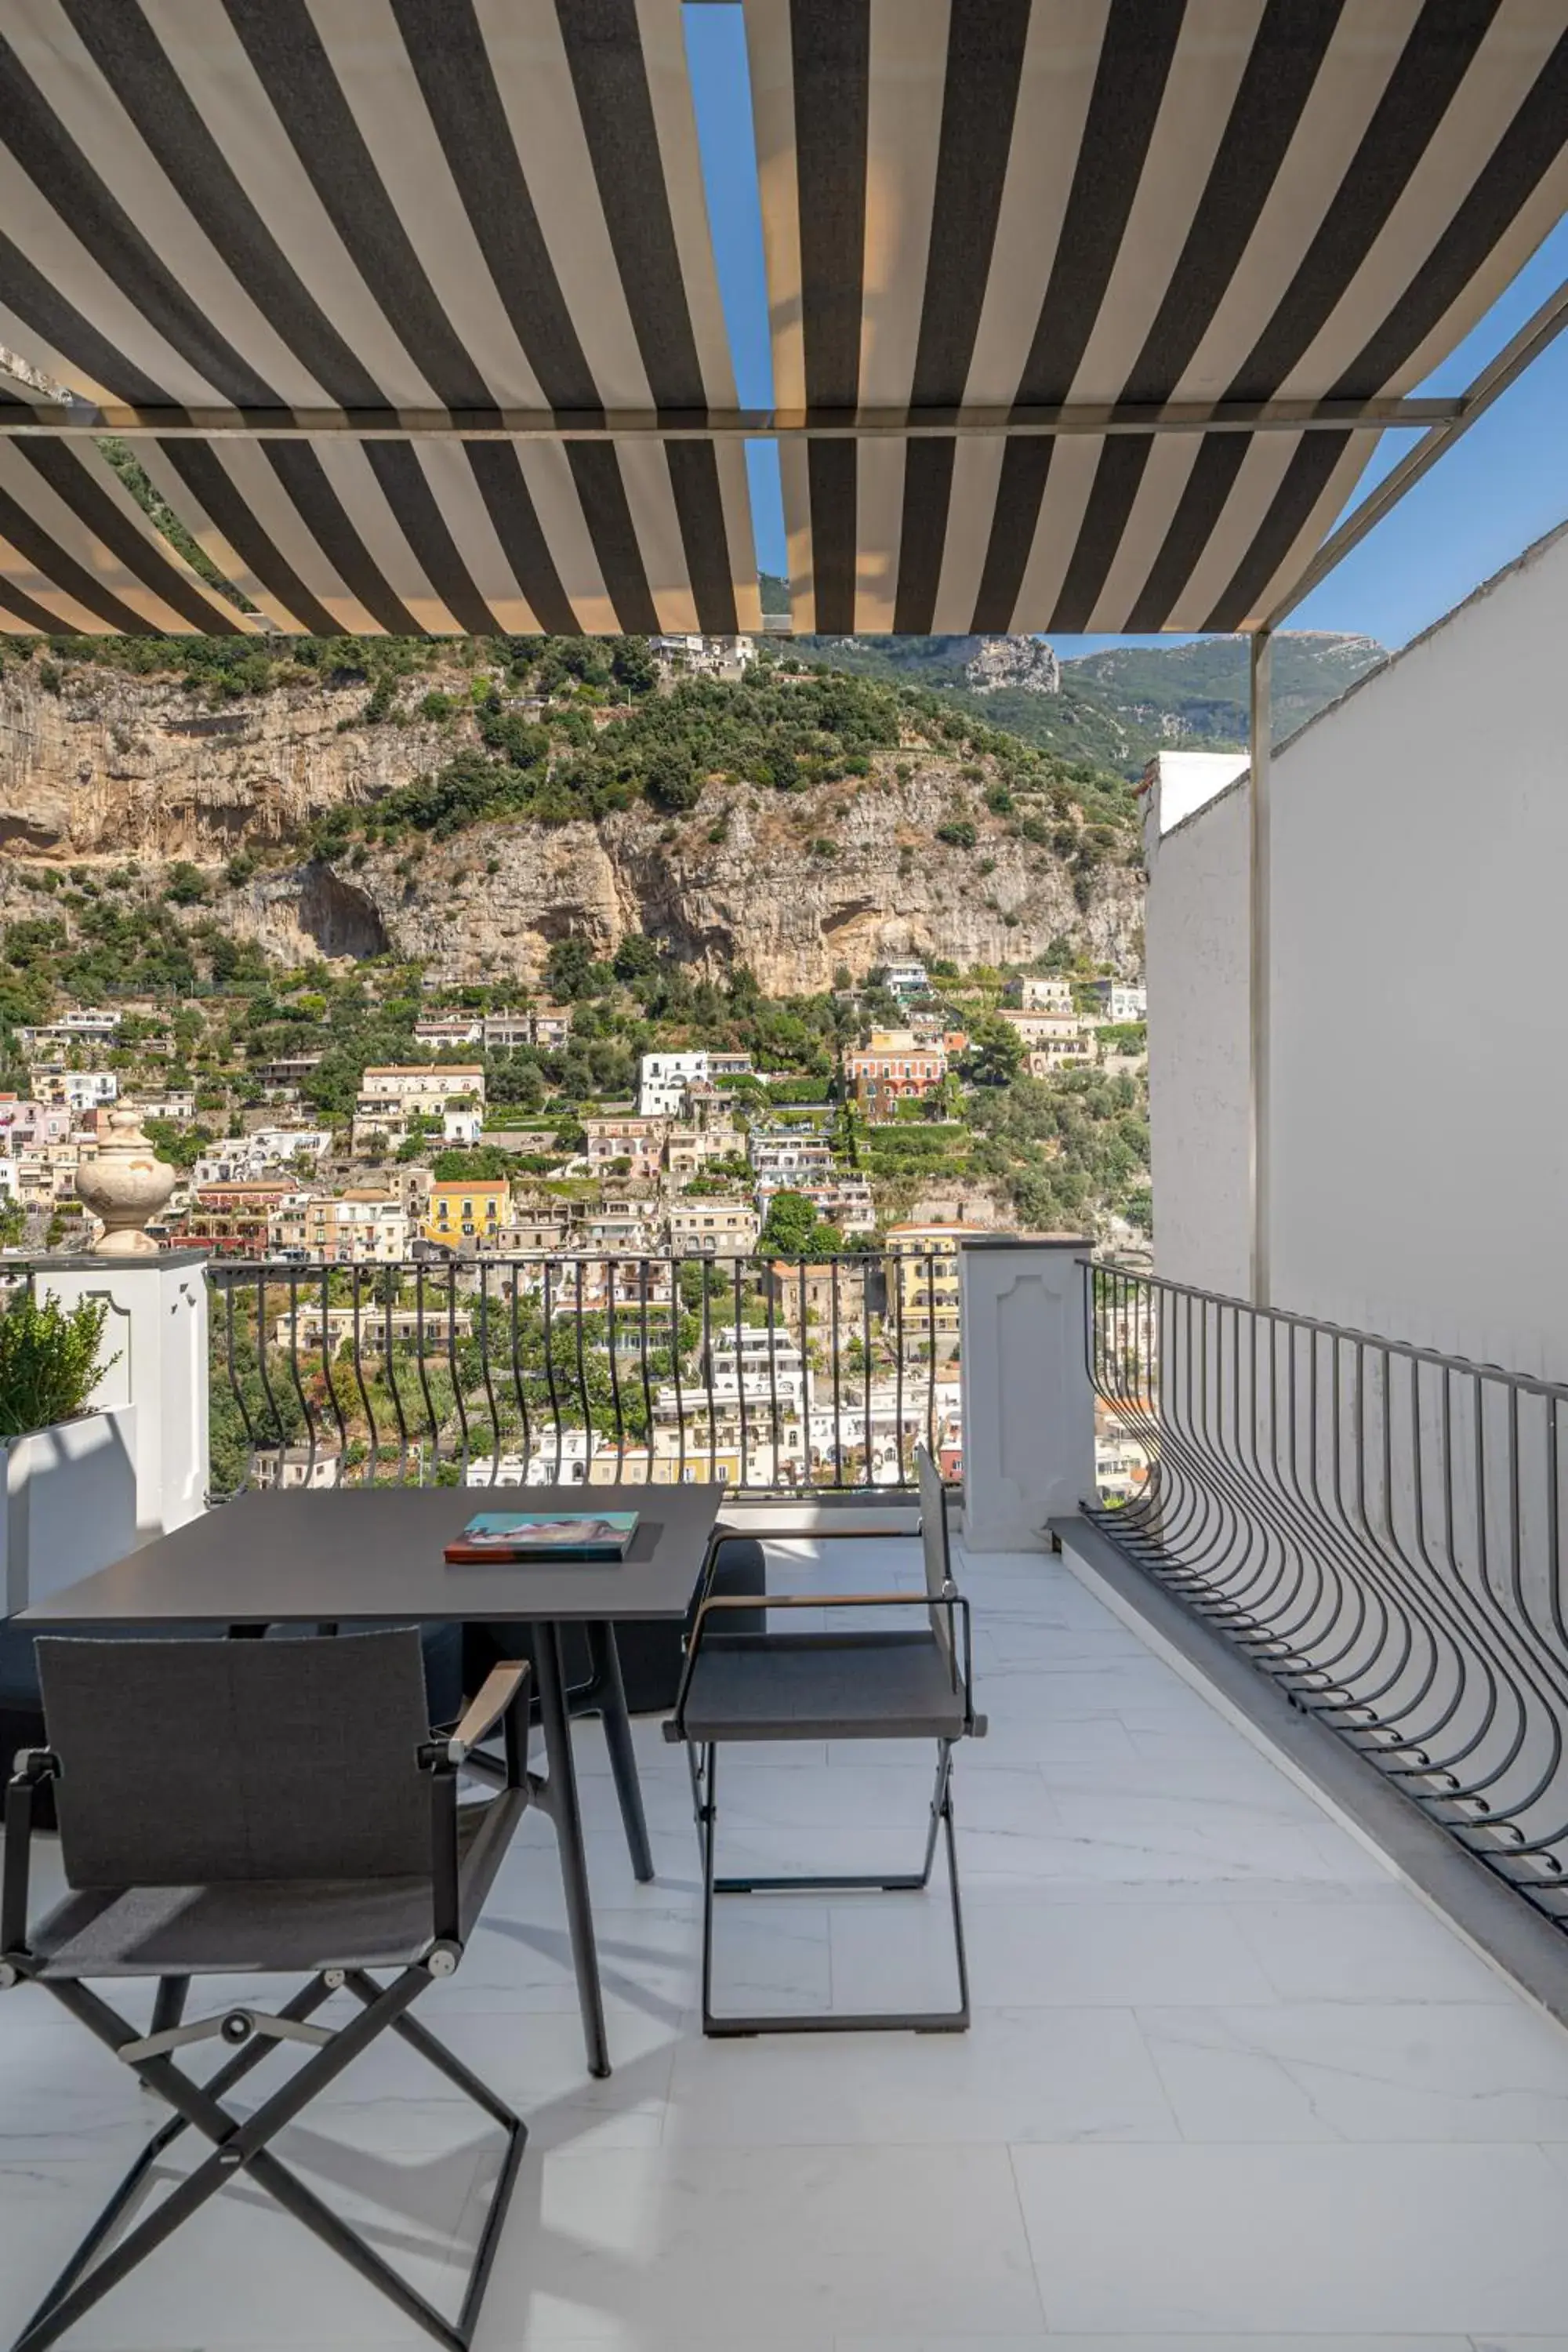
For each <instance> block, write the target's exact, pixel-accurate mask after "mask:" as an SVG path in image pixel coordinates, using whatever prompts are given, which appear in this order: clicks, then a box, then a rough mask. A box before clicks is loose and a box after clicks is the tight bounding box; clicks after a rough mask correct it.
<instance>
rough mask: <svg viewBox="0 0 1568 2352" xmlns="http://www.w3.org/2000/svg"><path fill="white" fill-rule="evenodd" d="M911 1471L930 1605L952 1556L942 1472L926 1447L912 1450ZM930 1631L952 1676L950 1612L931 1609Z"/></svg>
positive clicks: (948, 1577)
mask: <svg viewBox="0 0 1568 2352" xmlns="http://www.w3.org/2000/svg"><path fill="white" fill-rule="evenodd" d="M915 1468H916V1471H917V1472H918V1474H919V1476H920V1485H921V1546H922V1548H923V1549H924V1551H925V1563H926V1591H928V1592H929V1593H930V1594H931V1599H932V1601H935V1600H936V1599H937V1598H938V1596H939V1595H940V1594H941V1593H942V1592H943V1591H946V1589H947V1586H948V1583H949V1581H950V1580H951V1579H952V1555H951V1554H950V1552H949V1550H948V1542H947V1495H946V1492H945V1490H944V1488H943V1486H942V1472H941V1471H940V1470H939V1469H938V1468H937V1466H936V1464H935V1463H934V1462H933V1461H932V1460H931V1452H930V1449H929V1447H927V1446H924V1445H917V1446H916V1448H915ZM931 1632H932V1633H934V1634H935V1635H936V1638H937V1640H938V1641H939V1642H940V1643H941V1644H942V1650H943V1652H944V1653H945V1654H946V1657H947V1659H948V1663H949V1664H950V1665H952V1667H953V1670H954V1674H955V1675H956V1672H957V1663H956V1660H955V1658H954V1654H953V1641H952V1610H951V1609H936V1608H933V1609H932V1610H931Z"/></svg>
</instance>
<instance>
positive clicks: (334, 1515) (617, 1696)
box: [18, 1486, 725, 2074]
mask: <svg viewBox="0 0 1568 2352" xmlns="http://www.w3.org/2000/svg"><path fill="white" fill-rule="evenodd" d="M724 1500H725V1491H724V1488H723V1487H722V1486H591V1487H584V1486H530V1487H527V1488H524V1489H521V1490H520V1491H517V1492H515V1493H513V1492H512V1491H511V1490H507V1491H506V1492H504V1493H503V1492H500V1491H495V1492H492V1491H491V1490H489V1489H488V1488H477V1487H472V1486H470V1487H459V1486H420V1487H397V1486H375V1487H368V1488H359V1489H355V1488H334V1489H325V1490H321V1489H318V1490H314V1491H308V1492H303V1493H297V1494H281V1495H279V1494H272V1495H262V1494H246V1495H241V1496H238V1497H237V1499H236V1500H235V1501H234V1502H232V1503H226V1504H225V1505H224V1506H223V1507H221V1508H220V1509H216V1510H212V1511H208V1512H205V1514H204V1515H203V1517H200V1518H198V1519H193V1520H191V1521H190V1522H189V1524H188V1525H187V1526H185V1527H183V1528H177V1529H176V1530H175V1532H174V1534H173V1535H167V1536H161V1537H159V1538H157V1539H156V1540H155V1541H154V1542H153V1543H150V1544H146V1545H144V1546H143V1547H142V1549H141V1550H139V1551H133V1552H129V1553H127V1554H126V1556H125V1558H124V1559H119V1560H116V1561H114V1562H113V1563H112V1564H111V1565H110V1567H108V1568H104V1569H100V1570H99V1571H98V1572H97V1574H96V1575H93V1576H86V1577H83V1578H82V1579H81V1580H80V1581H79V1583H76V1584H70V1585H67V1586H66V1587H65V1588H64V1590H63V1591H58V1592H55V1593H51V1594H50V1596H49V1598H48V1599H47V1601H41V1602H39V1604H38V1605H37V1607H36V1608H33V1609H28V1610H26V1611H24V1612H22V1615H21V1618H20V1619H19V1620H18V1622H22V1623H25V1624H27V1625H31V1626H34V1627H36V1628H38V1629H40V1630H42V1629H44V1628H46V1627H52V1628H54V1629H55V1630H56V1631H59V1632H68V1631H69V1630H70V1629H71V1627H72V1626H73V1625H78V1626H79V1625H106V1624H127V1625H131V1624H134V1625H158V1624H171V1625H174V1624H178V1625H186V1626H188V1625H191V1624H204V1625H211V1626H212V1627H213V1628H214V1629H215V1631H216V1630H221V1631H223V1632H226V1633H231V1634H244V1633H262V1632H264V1631H265V1630H266V1628H267V1627H268V1626H269V1625H311V1626H317V1627H327V1628H335V1627H337V1626H340V1625H342V1626H348V1625H353V1624H355V1623H363V1622H367V1621H375V1622H386V1621H387V1620H389V1619H390V1620H391V1621H393V1622H395V1623H399V1624H429V1623H451V1622H462V1623H467V1624H516V1625H526V1626H527V1627H528V1628H529V1629H530V1634H531V1650H532V1654H533V1661H534V1671H535V1675H536V1679H537V1683H538V1693H539V1712H540V1724H541V1728H542V1733H543V1738H544V1754H545V1763H546V1767H547V1769H546V1770H545V1772H544V1773H542V1774H533V1775H531V1776H530V1785H531V1789H532V1791H533V1794H534V1798H535V1801H537V1803H538V1804H539V1806H540V1809H541V1811H543V1812H545V1813H547V1814H548V1816H549V1818H550V1820H551V1822H552V1823H553V1825H554V1828H555V1832H556V1839H557V1843H558V1844H559V1847H560V1853H561V1872H562V1878H563V1884H564V1888H565V1896H566V1916H567V1924H568V1927H569V1929H570V1932H571V1938H572V1955H573V1960H574V1966H575V1969H576V1974H577V1990H578V1998H579V2000H580V2002H581V2005H582V2011H583V2029H584V2036H585V2039H586V2042H587V2050H588V2066H589V2071H590V2072H591V2073H593V2074H608V2073H609V2071H610V2054H609V2042H608V2038H607V2035H606V2033H605V2008H604V1998H603V1994H602V1991H601V1990H600V1984H599V1969H598V1956H597V1950H596V1947H595V1939H594V1914H593V1907H592V1904H591V1902H590V1899H589V1892H588V1868H587V1856H586V1853H585V1850H584V1840H583V1819H582V1811H581V1808H580V1805H579V1802H578V1796H577V1776H576V1770H575V1768H574V1762H573V1755H572V1717H573V1715H574V1714H584V1713H594V1714H597V1715H600V1716H601V1717H603V1720H604V1726H605V1744H606V1747H607V1748H608V1751H609V1761H610V1769H611V1771H612V1773H613V1775H614V1778H615V1785H616V1796H617V1798H618V1800H619V1802H620V1809H621V1818H622V1821H623V1822H624V1823H625V1826H626V1843H627V1845H628V1848H629V1850H630V1853H631V1859H632V1866H633V1869H634V1870H635V1872H636V1874H637V1877H638V1878H639V1879H642V1880H644V1881H645V1882H646V1881H647V1880H648V1879H651V1878H652V1876H653V1856H652V1852H651V1849H650V1847H649V1844H648V1837H647V1823H646V1822H645V1820H644V1816H643V1806H642V1791H641V1789H640V1787H639V1785H638V1781H637V1760H636V1757H635V1754H634V1751H633V1748H632V1737H631V1725H630V1722H629V1720H628V1717H627V1715H626V1694H625V1691H624V1689H623V1687H622V1683H621V1670H620V1661H619V1658H618V1656H617V1654H616V1640H615V1632H614V1627H615V1622H616V1620H617V1619H619V1620H622V1621H630V1620H633V1619H643V1620H650V1621H657V1620H659V1619H663V1620H667V1621H676V1622H679V1621H682V1620H684V1618H685V1617H686V1614H687V1612H688V1611H689V1608H690V1605H691V1601H692V1597H693V1594H694V1592H695V1591H696V1589H697V1585H698V1582H699V1580H700V1578H701V1577H702V1575H703V1574H704V1572H705V1570H706V1567H707V1562H708V1559H709V1555H710V1549H711V1547H712V1545H713V1543H714V1540H715V1522H716V1519H717V1517H718V1514H719V1511H720V1508H721V1505H722V1504H723V1502H724ZM487 1508H489V1509H497V1508H514V1509H519V1510H538V1511H551V1510H569V1511H572V1512H574V1513H577V1512H581V1511H583V1510H584V1509H585V1508H592V1509H593V1510H595V1511H636V1513H637V1530H636V1533H635V1534H634V1536H633V1538H632V1541H631V1544H630V1546H629V1548H628V1550H627V1553H626V1558H625V1559H621V1560H616V1561H611V1562H600V1561H588V1560H533V1561H530V1562H527V1563H525V1564H521V1565H519V1564H516V1563H511V1562H501V1561H487V1562H486V1563H485V1564H484V1565H483V1566H482V1567H462V1568H457V1567H453V1568H449V1567H448V1566H447V1563H446V1561H445V1560H444V1559H443V1558H442V1551H443V1548H444V1547H445V1546H446V1545H447V1543H449V1542H450V1541H451V1540H452V1539H453V1538H454V1537H456V1536H457V1535H458V1534H459V1533H460V1532H461V1530H462V1529H463V1528H464V1527H465V1526H466V1525H467V1523H468V1520H469V1519H470V1518H471V1517H473V1515H474V1513H475V1512H476V1511H479V1510H483V1509H487ZM570 1625H575V1626H580V1627H581V1628H582V1629H583V1632H584V1635H585V1637H586V1640H587V1645H588V1654H589V1660H590V1669H591V1674H590V1680H589V1682H588V1683H587V1684H586V1685H580V1686H579V1687H578V1688H576V1689H574V1690H569V1689H568V1687H567V1683H566V1675H565V1667H564V1663H563V1631H564V1629H565V1628H566V1627H567V1626H570Z"/></svg>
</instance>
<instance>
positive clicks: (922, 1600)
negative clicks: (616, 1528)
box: [664, 1445, 985, 2036]
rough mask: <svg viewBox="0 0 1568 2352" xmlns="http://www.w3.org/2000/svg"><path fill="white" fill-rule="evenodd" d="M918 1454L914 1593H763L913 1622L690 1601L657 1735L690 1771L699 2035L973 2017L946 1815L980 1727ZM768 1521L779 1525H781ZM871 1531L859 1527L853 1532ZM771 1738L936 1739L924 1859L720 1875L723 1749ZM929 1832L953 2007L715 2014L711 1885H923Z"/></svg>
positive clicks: (715, 1598)
mask: <svg viewBox="0 0 1568 2352" xmlns="http://www.w3.org/2000/svg"><path fill="white" fill-rule="evenodd" d="M916 1462H917V1465H918V1468H919V1474H920V1496H921V1544H922V1548H923V1550H924V1555H925V1585H926V1589H925V1591H923V1592H846V1593H826V1594H823V1593H806V1592H801V1593H786V1594H780V1593H776V1592H772V1593H769V1595H768V1597H767V1604H766V1605H767V1607H768V1609H769V1610H770V1611H771V1610H774V1609H780V1610H784V1609H813V1610H816V1609H821V1610H825V1611H826V1612H828V1614H829V1617H830V1618H831V1615H832V1613H833V1612H836V1611H838V1610H878V1611H884V1610H885V1611H888V1612H893V1611H907V1610H910V1609H915V1608H920V1609H923V1610H924V1612H925V1613H926V1622H925V1623H924V1624H923V1625H921V1626H919V1627H915V1628H910V1627H908V1626H907V1625H905V1626H900V1625H898V1624H897V1623H896V1622H888V1623H887V1624H886V1625H884V1626H879V1627H877V1628H876V1629H874V1630H870V1631H867V1630H865V1629H863V1628H860V1627H856V1628H853V1629H850V1628H845V1629H843V1630H830V1631H827V1632H823V1633H816V1632H813V1633H795V1632H782V1633H769V1632H765V1631H764V1632H761V1633H756V1632H744V1633H729V1632H726V1631H725V1630H724V1617H725V1615H726V1613H727V1612H730V1611H731V1610H736V1609H742V1608H749V1609H752V1610H754V1609H755V1608H756V1606H757V1603H756V1601H754V1600H752V1601H746V1600H742V1599H738V1598H737V1599H731V1598H730V1597H728V1596H726V1595H723V1594H720V1593H713V1592H710V1593H708V1594H706V1595H705V1596H704V1597H703V1599H702V1600H701V1601H700V1604H699V1607H698V1611H697V1616H696V1621H695V1622H694V1624H693V1627H692V1632H691V1638H690V1642H689V1645H688V1648H687V1655H686V1668H685V1673H684V1675H683V1676H682V1679H681V1685H680V1689H679V1695H678V1696H677V1698H676V1703H675V1713H674V1715H673V1716H672V1717H671V1718H670V1720H669V1721H668V1723H667V1724H666V1725H665V1727H664V1736H665V1738H667V1739H668V1740H670V1741H673V1742H677V1743H679V1742H684V1743H685V1746H686V1750H687V1757H688V1760H689V1766H690V1771H691V1790H692V1800H693V1805H694V1808H695V1811H696V1816H697V1831H698V1838H699V1842H700V1846H701V1850H702V1899H703V1909H702V2031H703V2032H704V2033H706V2034H710V2035H715V2036H720V2035H726V2034H731V2035H733V2034H754V2033H786V2032H787V2033H825V2032H865V2031H866V2030H868V2029H874V2028H881V2029H887V2030H895V2031H896V2030H900V2029H903V2030H906V2031H910V2032H917V2033H962V2032H964V2031H965V2030H966V2028H967V2026H968V2024H969V1971H968V1965H967V1962H966V1960H965V1957H964V1949H963V1909H962V1906H961V1904H960V1900H959V1892H958V1851H957V1845H956V1842H955V1839H954V1834H953V1822H952V1756H953V1750H954V1748H956V1747H957V1745H958V1742H959V1741H960V1740H961V1739H964V1738H979V1737H982V1736H983V1735H984V1730H985V1718H984V1716H980V1715H976V1713H975V1711H974V1692H973V1659H972V1654H971V1640H970V1622H969V1603H968V1601H966V1600H965V1599H964V1597H963V1594H962V1593H961V1592H960V1591H959V1590H958V1587H957V1586H956V1585H955V1584H954V1582H953V1580H952V1559H951V1556H950V1551H949V1545H948V1528H947V1507H946V1500H945V1497H944V1496H943V1494H942V1479H941V1476H940V1474H939V1473H938V1471H937V1467H936V1465H935V1463H934V1462H933V1461H932V1460H931V1455H930V1454H929V1453H928V1452H927V1450H926V1448H925V1447H924V1446H923V1445H922V1446H918V1447H917V1448H916ZM773 1532H774V1533H775V1534H780V1535H786V1534H788V1533H789V1532H790V1530H789V1529H787V1528H779V1529H774V1530H773ZM795 1532H798V1533H804V1532H806V1530H805V1529H799V1530H796V1531H795ZM812 1532H820V1530H812ZM870 1532H871V1531H870V1530H866V1529H862V1530H857V1533H858V1534H859V1535H865V1534H868V1533H870ZM879 1532H885V1533H889V1534H892V1533H901V1532H904V1530H902V1529H897V1528H888V1529H884V1530H880V1531H879ZM955 1618H956V1619H958V1620H960V1621H961V1622H962V1625H963V1643H962V1651H961V1648H960V1644H959V1643H958V1642H957V1640H956V1639H955V1632H956V1628H955V1625H954V1619H955ZM775 1739H816V1740H828V1739H834V1740H848V1739H884V1740H885V1739H918V1740H927V1739H931V1740H934V1741H935V1743H936V1759H937V1760H936V1785H935V1788H934V1789H933V1790H932V1792H931V1819H930V1822H929V1826H928V1828H927V1832H926V1844H925V1858H924V1861H923V1863H922V1864H921V1868H920V1869H919V1870H918V1871H900V1872H882V1871H873V1872H869V1873H862V1874H854V1875H850V1876H847V1877H846V1876H840V1877H756V1876H748V1877H743V1878H742V1877H727V1876H721V1875H720V1874H719V1872H718V1868H717V1861H716V1849H717V1838H718V1817H719V1816H718V1752H719V1749H720V1748H721V1747H722V1746H724V1745H725V1744H726V1743H727V1742H731V1741H733V1742H737V1743H739V1742H742V1741H744V1742H753V1741H766V1740H775ZM939 1832H941V1834H942V1837H943V1839H944V1841H945V1844H946V1851H947V1872H948V1890H949V1895H950V1897H951V1901H952V1937H953V1949H954V1953H955V1956H956V1959H957V1964H958V2004H957V2006H956V2008H953V2009H951V2010H930V2011H925V2010H921V2011H905V2010H899V2011H887V2010H881V2011H860V2012H857V2013H856V2014H854V2015H844V2016H833V2015H828V2016H823V2015H820V2014H800V2013H796V2014H793V2015H792V2014H769V2015H762V2016H733V2015H729V2016H721V2015H718V2014H716V2013H715V2011H714V2009H713V1999H712V1995H713V1914H714V1906H715V1902H716V1899H717V1898H718V1897H719V1896H720V1895H762V1894H781V1893H806V1892H813V1893H828V1894H837V1893H848V1892H860V1893H883V1894H908V1893H910V1892H915V1891H923V1890H924V1889H925V1888H926V1887H928V1886H929V1885H930V1884H931V1868H932V1864H934V1862H935V1859H936V1848H937V1838H938V1833H939Z"/></svg>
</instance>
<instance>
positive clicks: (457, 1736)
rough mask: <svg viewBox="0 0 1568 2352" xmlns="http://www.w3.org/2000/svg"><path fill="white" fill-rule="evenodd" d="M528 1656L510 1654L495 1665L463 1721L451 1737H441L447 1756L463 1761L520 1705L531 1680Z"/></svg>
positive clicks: (448, 1759)
mask: <svg viewBox="0 0 1568 2352" xmlns="http://www.w3.org/2000/svg"><path fill="white" fill-rule="evenodd" d="M528 1674H529V1668H528V1661H527V1659H526V1658H509V1659H505V1660H503V1661H502V1663H501V1664H500V1665H496V1666H492V1667H491V1668H490V1670H489V1674H488V1675H486V1676H485V1679H484V1684H483V1685H482V1687H481V1688H480V1689H479V1692H478V1693H477V1694H476V1695H475V1696H474V1697H473V1698H471V1699H470V1700H469V1702H468V1707H467V1709H466V1711H465V1713H464V1716H463V1719H462V1721H461V1723H459V1724H458V1727H457V1729H456V1730H455V1731H454V1732H453V1733H452V1735H451V1737H450V1738H448V1739H446V1740H441V1741H437V1746H438V1747H440V1748H443V1749H444V1750H445V1754H446V1760H447V1762H448V1763H451V1764H461V1763H462V1762H463V1761H464V1759H465V1758H466V1757H467V1756H468V1752H469V1750H470V1749H471V1748H477V1747H478V1746H479V1742H480V1740H481V1739H485V1738H489V1734H490V1733H491V1732H492V1731H493V1730H494V1729H495V1727H496V1726H497V1724H498V1723H499V1722H500V1719H501V1717H502V1716H503V1715H505V1714H506V1712H507V1710H508V1709H509V1708H510V1707H513V1706H516V1705H517V1702H518V1700H519V1699H520V1698H521V1696H522V1693H523V1691H524V1689H525V1687H526V1686H527V1683H528Z"/></svg>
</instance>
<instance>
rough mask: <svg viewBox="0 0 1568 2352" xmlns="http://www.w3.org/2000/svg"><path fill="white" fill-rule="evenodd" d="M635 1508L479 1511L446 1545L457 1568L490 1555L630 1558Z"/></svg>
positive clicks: (491, 1557) (478, 1564) (478, 1563)
mask: <svg viewBox="0 0 1568 2352" xmlns="http://www.w3.org/2000/svg"><path fill="white" fill-rule="evenodd" d="M636 1532H637V1513H636V1512H635V1511H478V1512H476V1513H475V1515H474V1517H472V1518H471V1519H470V1520H469V1521H468V1526H467V1527H466V1528H464V1529H463V1532H462V1534H461V1535H460V1536H456V1537H454V1538H453V1539H452V1541H451V1542H450V1543H449V1544H448V1545H447V1549H446V1555H445V1556H446V1559H447V1563H448V1565H449V1566H451V1567H453V1568H478V1567H481V1566H482V1565H483V1564H484V1563H485V1562H486V1561H488V1560H496V1561H500V1562H502V1563H506V1562H509V1561H510V1562H516V1561H521V1560H529V1559H592V1560H616V1559H625V1558H626V1549H627V1546H628V1545H629V1544H630V1542H631V1539H632V1538H633V1536H634V1535H635V1534H636Z"/></svg>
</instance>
